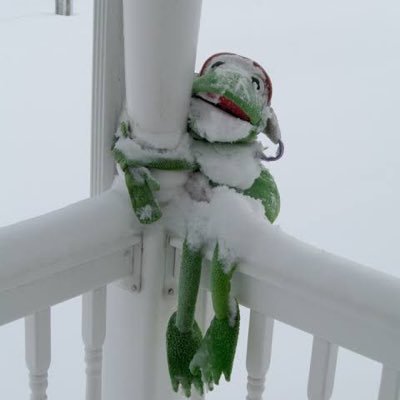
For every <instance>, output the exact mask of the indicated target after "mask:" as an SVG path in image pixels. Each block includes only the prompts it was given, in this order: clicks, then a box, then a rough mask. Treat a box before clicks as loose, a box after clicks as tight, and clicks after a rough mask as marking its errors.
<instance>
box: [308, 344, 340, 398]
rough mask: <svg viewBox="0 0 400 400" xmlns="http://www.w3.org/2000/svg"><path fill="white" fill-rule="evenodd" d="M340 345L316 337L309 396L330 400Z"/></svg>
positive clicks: (312, 356) (309, 378)
mask: <svg viewBox="0 0 400 400" xmlns="http://www.w3.org/2000/svg"><path fill="white" fill-rule="evenodd" d="M337 355H338V346H337V345H336V344H333V343H330V342H328V341H327V340H325V339H321V338H319V337H314V340H313V348H312V355H311V364H310V374H309V377H308V398H309V399H310V400H329V399H330V398H331V396H332V392H333V384H334V382H335V372H336V361H337Z"/></svg>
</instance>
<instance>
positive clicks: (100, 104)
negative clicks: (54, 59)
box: [90, 0, 125, 196]
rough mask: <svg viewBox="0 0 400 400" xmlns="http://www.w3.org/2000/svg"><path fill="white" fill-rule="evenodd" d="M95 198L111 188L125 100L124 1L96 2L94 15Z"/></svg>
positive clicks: (93, 118)
mask: <svg viewBox="0 0 400 400" xmlns="http://www.w3.org/2000/svg"><path fill="white" fill-rule="evenodd" d="M93 19H94V21H93V29H94V30H93V82H92V140H91V168H90V170H91V179H90V185H91V195H92V196H94V195H97V194H100V193H102V192H104V191H105V190H106V189H108V188H109V187H110V186H111V183H112V181H113V179H114V174H115V166H114V165H115V163H114V159H113V156H112V153H111V151H110V149H111V145H112V140H113V134H114V132H115V131H116V128H117V123H118V119H119V116H120V113H121V109H122V104H123V101H124V98H125V75H124V39H123V32H122V0H95V1H94V12H93Z"/></svg>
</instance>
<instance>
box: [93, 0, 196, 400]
mask: <svg viewBox="0 0 400 400" xmlns="http://www.w3.org/2000/svg"><path fill="white" fill-rule="evenodd" d="M96 2H97V3H96V4H97V10H98V13H97V14H96V15H98V16H99V17H101V18H103V21H104V22H103V23H102V22H101V21H98V24H97V25H98V26H106V27H107V29H106V30H101V29H97V30H95V43H96V37H98V38H99V39H98V41H97V43H100V44H101V43H104V44H105V45H107V46H108V44H110V43H113V45H112V46H110V48H109V49H108V47H107V51H105V52H103V51H102V48H103V47H102V46H100V47H99V46H97V47H96V46H95V62H98V63H99V65H97V66H96V65H94V70H95V71H98V73H97V75H96V76H97V78H95V79H96V80H95V82H96V83H95V84H94V87H95V88H97V89H98V90H97V91H96V92H94V96H95V97H94V110H95V111H96V110H97V111H96V112H95V113H94V117H93V123H94V129H95V131H94V141H93V142H94V143H95V144H96V143H98V144H99V146H97V147H98V149H97V147H96V145H94V147H93V153H92V154H93V162H92V168H93V170H94V171H98V173H97V172H93V174H92V177H93V178H92V193H98V192H99V191H101V190H104V188H105V186H107V185H105V183H108V182H109V176H110V175H109V174H110V172H112V167H111V166H110V163H109V158H108V156H106V155H105V154H106V153H105V152H104V151H103V149H105V148H106V147H104V146H103V144H104V143H108V142H111V136H112V135H113V130H111V129H109V130H108V131H106V130H104V129H101V127H102V126H103V125H104V123H107V122H110V120H109V119H108V118H105V116H106V112H107V109H108V108H110V106H111V109H113V107H115V106H116V105H118V104H120V98H119V97H118V93H120V92H119V91H118V90H117V91H115V92H114V93H117V95H116V96H115V97H114V95H108V93H111V91H112V89H113V88H114V87H115V88H117V87H118V82H119V81H121V80H120V79H118V82H117V80H116V81H115V82H114V83H113V85H111V86H110V88H109V90H105V89H104V90H103V89H102V90H100V89H101V88H104V87H105V85H106V82H110V79H112V78H113V74H114V70H113V69H109V68H105V69H104V71H105V72H104V73H102V74H101V73H100V72H101V71H103V69H102V68H100V65H105V66H106V67H107V66H110V65H112V64H113V63H114V61H115V60H116V58H115V57H114V58H112V57H111V53H112V52H113V49H116V48H117V47H118V46H119V44H120V42H118V38H119V36H118V35H119V33H118V29H116V28H118V27H121V26H122V21H121V20H119V21H118V20H116V19H115V18H114V16H115V15H119V9H118V6H119V2H118V1H115V2H114V1H112V2H110V0H96ZM105 3H107V4H105ZM101 10H104V12H103V11H101ZM200 10H201V0H169V1H166V0H146V1H143V0H127V1H124V21H123V26H124V45H125V71H126V73H125V80H126V103H127V110H128V114H129V116H130V119H131V122H133V129H134V131H135V134H137V135H138V136H141V137H142V138H143V139H144V140H145V141H147V142H148V143H149V144H151V145H153V146H155V147H162V148H171V147H174V146H175V145H176V143H177V142H178V141H179V139H180V137H181V135H182V134H183V133H184V132H185V128H186V121H187V113H188V106H189V100H190V93H191V86H192V80H193V73H194V67H195V56H196V47H197V36H198V30H199V21H200ZM100 11H101V12H100ZM107 21H109V22H107ZM97 25H96V21H95V26H97ZM105 32H109V33H105ZM113 32H114V33H113ZM105 34H107V35H113V38H114V39H113V40H108V39H107V38H106V37H104V36H102V35H105ZM96 54H97V55H101V57H99V56H96ZM113 60H114V61H113ZM115 72H116V73H117V71H115ZM117 74H118V73H117ZM105 76H108V77H109V78H108V79H104V77H105ZM118 76H119V75H118ZM102 77H103V78H102ZM97 93H98V95H99V97H96V96H97ZM96 98H97V101H96ZM102 98H104V100H101V99H102ZM111 117H112V118H115V113H112V114H110V118H111ZM103 121H104V122H103ZM100 135H106V136H104V137H103V138H101V139H99V136H100ZM107 135H109V136H107ZM107 154H109V153H107ZM161 184H162V182H161ZM165 246H166V237H165V235H164V232H162V231H161V230H160V227H159V226H158V224H154V225H152V226H149V227H146V229H145V230H144V234H143V254H142V279H141V290H140V291H139V292H136V293H135V292H131V291H128V290H124V289H122V288H121V287H120V286H117V285H110V286H109V288H108V293H107V311H108V312H107V337H106V341H105V346H104V373H103V398H104V399H105V400H113V399H119V400H131V399H133V398H135V399H149V400H161V399H163V400H168V399H172V398H174V397H175V395H174V394H173V392H172V389H171V385H170V382H169V376H168V368H167V363H166V348H165V332H166V326H167V321H168V319H169V316H170V315H171V313H172V311H173V310H174V309H175V307H176V297H175V295H174V294H172V295H171V294H168V293H166V292H165V291H164V288H163V284H164V268H165V267H164V264H165ZM110 268H112V266H110Z"/></svg>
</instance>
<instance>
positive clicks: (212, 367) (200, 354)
mask: <svg viewBox="0 0 400 400" xmlns="http://www.w3.org/2000/svg"><path fill="white" fill-rule="evenodd" d="M234 269H235V266H233V267H232V268H231V269H230V270H229V271H228V270H227V269H226V267H225V265H224V263H223V262H222V261H221V260H220V259H219V255H218V245H216V247H215V249H214V255H213V259H212V263H211V293H212V302H213V308H214V312H215V317H214V318H213V320H212V321H211V324H210V326H209V328H208V330H207V332H206V334H205V336H204V339H203V341H202V343H201V346H200V348H199V350H198V351H197V353H196V354H195V356H194V357H193V360H192V362H191V363H190V370H191V371H192V373H198V372H199V371H201V374H202V378H203V381H204V383H205V384H207V385H208V387H209V388H210V389H212V388H213V385H214V383H215V384H218V383H219V380H220V378H221V375H222V374H224V376H225V379H226V380H227V381H229V380H230V377H231V372H232V366H233V359H234V357H235V351H236V345H237V340H238V335H239V325H240V316H239V305H238V303H237V301H236V299H235V298H233V297H232V295H231V293H230V291H231V278H232V275H233V272H234Z"/></svg>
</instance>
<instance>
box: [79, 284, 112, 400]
mask: <svg viewBox="0 0 400 400" xmlns="http://www.w3.org/2000/svg"><path fill="white" fill-rule="evenodd" d="M105 336H106V288H105V287H102V288H99V289H95V290H93V291H92V292H89V293H86V294H84V295H83V296H82V338H83V343H84V345H85V363H86V400H101V398H102V396H101V394H102V393H101V379H102V360H103V344H104V339H105Z"/></svg>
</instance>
